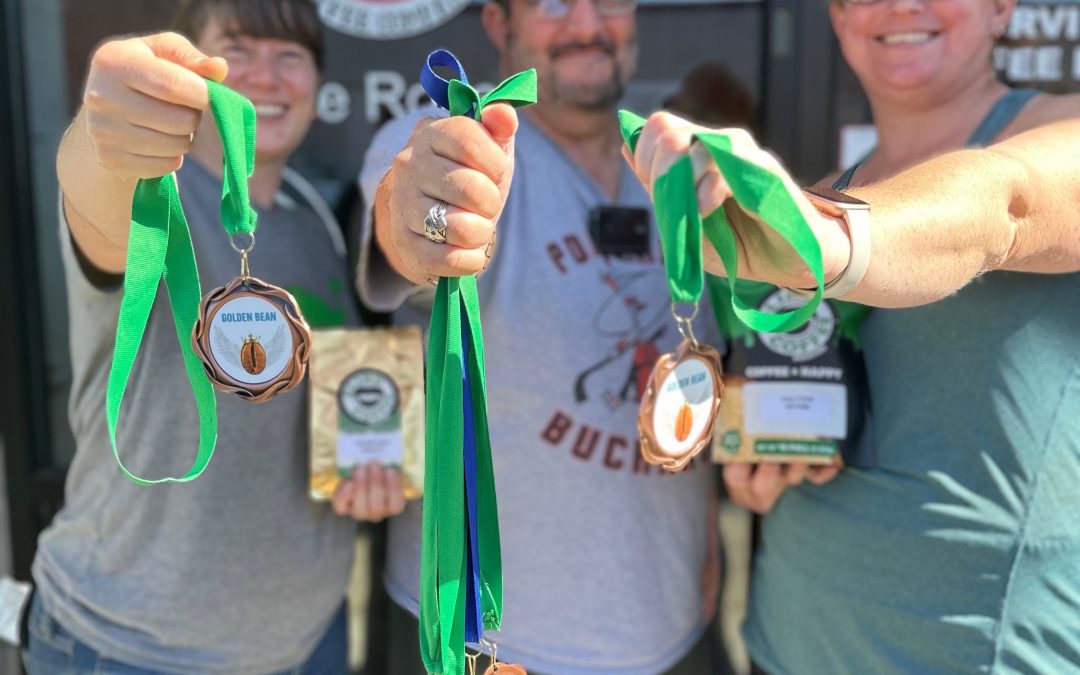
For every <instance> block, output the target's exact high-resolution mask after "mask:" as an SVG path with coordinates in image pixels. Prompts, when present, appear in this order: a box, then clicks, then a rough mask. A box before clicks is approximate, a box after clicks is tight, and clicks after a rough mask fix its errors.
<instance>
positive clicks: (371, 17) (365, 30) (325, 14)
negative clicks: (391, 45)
mask: <svg viewBox="0 0 1080 675" xmlns="http://www.w3.org/2000/svg"><path fill="white" fill-rule="evenodd" d="M316 2H317V3H318V5H319V16H320V17H321V18H322V20H323V23H325V24H326V25H327V26H329V27H330V28H333V29H334V30H338V31H341V32H342V33H345V34H347V35H353V36H355V37H359V38H367V39H369V40H397V39H400V38H407V37H412V36H414V35H419V34H421V33H426V32H427V31H429V30H432V29H433V28H437V27H439V26H441V25H443V24H444V23H446V22H447V21H449V20H450V19H452V18H454V17H455V16H457V15H458V14H459V13H460V12H461V10H463V9H465V7H466V6H467V5H468V4H469V2H470V0H316Z"/></svg>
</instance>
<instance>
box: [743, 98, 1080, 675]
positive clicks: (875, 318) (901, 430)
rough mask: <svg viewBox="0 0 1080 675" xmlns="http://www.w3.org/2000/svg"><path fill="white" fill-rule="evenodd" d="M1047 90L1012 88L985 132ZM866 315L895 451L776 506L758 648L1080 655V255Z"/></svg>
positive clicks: (1029, 658) (934, 658)
mask: <svg viewBox="0 0 1080 675" xmlns="http://www.w3.org/2000/svg"><path fill="white" fill-rule="evenodd" d="M1033 93H1034V92H1030V91H1022V90H1015V91H1011V92H1010V93H1009V94H1007V95H1006V97H1005V98H1003V99H1002V100H1001V101H1000V102H999V103H998V105H997V106H996V107H995V108H994V109H993V110H992V111H991V112H990V114H989V115H988V117H987V119H986V120H984V121H983V124H982V125H980V127H979V130H978V131H976V134H975V135H974V136H973V137H972V139H971V141H970V142H969V145H985V144H987V143H989V142H990V141H992V139H993V138H994V137H995V136H996V135H997V134H998V133H999V132H1000V131H1001V129H1002V128H1003V127H1004V126H1005V125H1006V124H1007V123H1008V122H1009V121H1010V120H1012V119H1013V118H1014V117H1015V115H1016V114H1017V112H1018V111H1019V109H1020V108H1021V107H1022V106H1023V104H1024V103H1025V102H1026V101H1027V100H1029V99H1030V97H1031V96H1032V95H1033ZM848 179H849V180H850V175H849V176H848ZM1078 220H1080V215H1078ZM860 334H861V341H862V346H863V352H864V356H865V359H866V365H867V371H868V376H869V387H870V392H871V396H872V400H873V401H874V415H873V417H872V418H871V420H870V422H869V424H868V427H867V433H865V434H864V438H863V442H864V443H868V444H873V447H874V452H873V453H872V454H873V456H874V458H875V464H874V465H873V466H871V467H868V468H853V469H847V470H844V471H842V472H841V473H840V475H839V476H838V477H837V478H836V479H835V480H834V481H832V482H831V483H829V484H827V485H824V486H809V485H807V486H800V487H798V488H796V489H792V490H789V491H788V493H787V494H786V495H785V496H784V497H783V499H781V501H780V503H779V504H778V505H777V507H776V508H775V509H774V511H773V512H772V513H771V514H770V515H769V516H768V517H766V518H765V521H764V527H763V539H762V546H761V548H760V551H759V554H758V556H757V558H756V560H755V568H754V575H753V578H752V592H751V600H750V608H749V618H748V621H747V624H746V626H745V627H744V634H745V638H746V640H747V645H748V648H749V650H750V653H751V655H752V657H753V659H754V660H755V662H757V663H758V665H760V666H761V667H762V668H763V669H764V670H765V671H767V672H769V673H770V674H771V675H816V674H822V675H825V674H828V675H842V674H845V673H850V674H853V675H854V674H859V675H864V674H867V673H872V674H874V675H889V674H892V673H905V674H907V673H1054V674H1057V673H1070V672H1080V344H1078V343H1080V274H1064V275H1039V274H1023V273H1015V272H993V273H989V274H986V275H983V276H981V277H979V278H978V279H976V280H975V281H973V282H972V283H971V284H969V285H968V286H967V287H966V288H964V289H962V290H961V291H960V292H959V293H957V294H956V295H955V296H953V297H951V298H948V299H946V300H943V301H940V302H937V303H934V304H931V305H927V306H923V307H916V308H910V309H899V310H874V311H873V312H872V313H871V314H870V315H869V317H867V318H866V319H865V321H864V322H863V324H862V327H861V333H860Z"/></svg>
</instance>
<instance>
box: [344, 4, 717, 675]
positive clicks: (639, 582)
mask: <svg viewBox="0 0 1080 675" xmlns="http://www.w3.org/2000/svg"><path fill="white" fill-rule="evenodd" d="M633 7H634V5H633V3H632V2H626V1H622V0H615V1H613V2H604V3H599V2H597V3H594V2H592V1H591V0H580V1H578V2H573V3H565V4H564V3H560V2H552V3H532V2H528V1H527V0H509V1H508V2H507V3H505V4H503V3H501V2H499V3H496V2H489V3H488V5H487V6H486V7H484V10H483V21H484V26H485V28H486V29H487V31H488V34H489V36H490V37H491V38H492V40H493V42H494V43H495V45H496V47H497V48H498V50H499V56H500V59H501V64H502V69H503V71H504V72H503V75H504V76H505V75H509V74H511V73H513V72H517V71H519V70H523V69H525V68H528V67H533V66H535V67H536V68H537V71H538V82H539V92H538V94H539V96H538V98H539V103H538V104H537V105H535V106H533V107H530V108H526V109H525V111H524V114H523V115H522V118H521V127H520V129H519V131H518V134H517V136H516V139H515V176H514V182H513V184H512V187H511V189H510V193H509V197H508V199H507V201H506V205H505V208H504V210H503V214H502V217H501V219H500V225H499V227H500V229H499V236H498V244H497V248H496V250H495V251H494V256H493V258H492V260H491V263H490V266H489V267H488V269H487V271H486V272H485V273H484V274H483V275H482V276H481V277H480V279H479V281H478V288H479V296H480V306H481V311H482V312H483V322H484V331H485V358H486V363H487V367H486V371H487V378H488V380H487V382H488V396H489V398H488V419H489V425H490V432H491V446H492V461H493V464H494V471H495V481H496V491H497V493H498V500H499V520H500V530H501V532H500V539H501V544H502V562H503V578H504V590H503V594H504V606H503V609H504V614H503V617H502V628H501V630H500V631H499V632H498V634H495V635H488V636H487V637H488V638H492V639H495V640H496V641H497V644H498V654H499V656H500V658H501V659H503V660H505V661H510V662H516V663H520V664H522V665H523V666H525V668H526V669H527V670H528V671H529V672H530V673H548V674H550V675H554V674H556V673H557V674H559V675H567V674H569V675H604V674H614V673H619V674H620V675H635V674H637V675H654V674H656V673H661V672H665V671H672V672H678V673H704V672H713V671H711V670H710V666H709V664H708V660H707V658H705V656H704V654H703V652H705V651H707V650H705V649H704V648H703V647H701V643H700V639H701V637H702V634H703V630H704V628H705V625H706V623H707V622H708V618H707V615H706V613H705V611H703V606H709V605H712V604H713V601H714V598H709V597H703V584H702V581H703V577H707V576H709V575H715V574H717V571H716V570H715V568H713V567H710V562H715V558H713V555H715V553H716V551H715V548H712V547H710V546H708V545H707V542H708V541H709V537H708V535H707V532H708V510H709V504H710V500H711V497H712V491H713V480H712V475H713V474H712V471H711V467H710V466H708V460H707V459H706V460H705V462H704V463H703V462H702V461H701V459H700V458H699V459H698V460H697V461H696V462H695V464H694V465H693V466H692V467H691V468H690V469H688V470H687V471H684V472H682V473H679V474H668V473H666V472H664V471H661V470H659V469H658V468H657V467H653V466H649V465H648V464H646V463H645V462H644V461H643V459H642V456H641V453H640V452H639V450H638V435H637V429H636V420H637V412H638V407H639V402H640V398H641V395H642V392H643V390H644V382H645V381H646V380H647V378H648V376H649V373H650V371H651V369H652V366H653V364H654V362H655V360H656V358H657V356H659V354H661V353H663V352H665V351H670V350H671V349H673V348H674V346H675V345H676V344H677V343H678V341H679V335H678V332H677V331H676V328H675V324H674V321H673V320H672V317H671V299H670V296H669V292H668V288H667V284H666V279H665V274H664V268H663V266H662V264H661V262H660V255H659V246H658V243H657V240H656V236H655V226H650V228H649V230H650V233H651V236H650V240H649V241H648V242H647V244H648V245H647V246H646V247H645V248H644V249H642V250H639V251H638V252H637V253H636V254H634V255H628V256H623V257H616V256H612V255H604V254H603V252H602V250H601V248H600V247H601V246H602V245H603V242H598V241H595V240H594V239H593V238H592V237H591V236H590V231H589V225H588V223H589V217H590V214H591V213H592V212H594V210H595V209H596V208H597V207H601V206H611V205H618V206H621V207H629V208H640V209H646V208H647V207H648V197H647V195H646V194H645V192H644V190H643V189H642V188H641V185H640V184H639V183H638V182H637V180H636V179H635V177H634V175H633V174H632V173H631V172H630V170H629V169H628V168H627V167H626V165H625V163H624V162H623V161H622V159H621V157H620V148H621V147H622V140H621V137H620V135H619V128H618V123H617V120H616V116H615V103H616V101H617V100H618V98H619V96H620V94H621V92H622V88H623V86H624V84H625V83H626V81H627V79H628V78H629V77H630V76H631V74H632V72H633V69H634V63H635V57H636V46H635V45H636V41H635V26H634V13H633ZM562 14H565V16H563V15H562ZM421 114H422V113H421ZM420 116H421V115H416V116H413V117H407V118H404V119H399V120H395V121H393V122H391V123H389V124H387V125H386V126H385V127H384V128H383V129H382V130H380V132H379V134H377V136H376V138H375V139H374V141H373V142H372V145H371V147H370V149H369V150H368V152H367V156H366V157H365V163H364V168H363V170H362V173H361V177H360V183H361V187H362V189H363V193H364V195H365V197H366V198H367V199H369V200H370V199H372V198H374V197H376V196H377V195H378V194H379V193H381V192H384V191H386V190H387V187H386V186H387V184H388V181H387V180H386V179H384V174H385V173H386V172H387V170H388V169H389V168H390V167H391V166H392V165H393V166H394V167H395V168H397V167H399V166H408V162H410V161H411V160H412V159H414V158H416V157H417V156H418V155H420V153H421V152H422V149H423V146H422V133H423V130H424V129H426V128H431V127H432V126H435V125H437V124H439V123H440V122H441V121H436V122H431V121H424V122H421V126H419V127H418V128H419V129H420V131H419V132H417V133H416V134H415V135H413V137H412V139H411V140H410V134H411V133H412V132H413V129H414V127H416V126H417V122H418V120H419V119H420ZM442 121H447V120H442ZM425 125H426V126H425ZM407 143H408V144H409V146H410V147H409V150H407V151H406V152H403V153H401V154H398V153H399V151H401V150H402V148H403V147H405V146H406V144H407ZM395 156H396V157H397V163H396V164H394V163H393V162H394V158H395ZM409 198H410V199H415V200H418V201H420V203H421V204H422V205H423V206H424V208H427V207H430V205H431V198H430V197H424V196H423V195H420V196H411V197H409ZM402 203H403V204H404V203H405V200H404V199H403V200H402ZM452 204H453V203H452ZM391 208H393V201H392V204H391ZM448 213H451V214H453V213H454V207H453V205H452V206H451V207H450V209H449V211H448ZM646 213H648V212H646ZM373 215H374V219H375V222H374V227H371V225H372V223H370V222H369V223H368V225H369V227H367V228H365V234H364V238H363V242H362V247H363V248H362V252H361V269H360V277H359V286H360V291H361V294H362V297H364V298H365V300H366V301H367V302H368V303H369V304H371V305H372V306H375V307H378V308H380V309H383V310H396V311H395V314H394V320H395V322H397V323H403V324H420V325H426V322H427V316H428V315H429V314H430V304H431V292H430V290H429V288H428V287H427V286H426V285H423V284H420V285H413V284H410V283H408V282H407V281H405V280H404V279H402V278H401V275H399V274H398V273H397V272H396V271H395V270H396V269H398V268H397V267H396V265H395V264H394V255H396V253H397V252H396V251H395V250H394V247H393V245H392V244H391V245H390V246H387V242H393V241H394V235H393V233H392V227H393V225H392V223H386V222H384V221H383V220H382V219H383V217H384V215H386V214H385V213H384V212H380V211H379V210H378V209H375V210H374V214H373ZM648 217H649V219H650V221H651V215H649V216H648ZM447 220H448V229H447V236H448V238H450V236H451V235H452V234H453V233H452V231H451V230H452V228H453V227H455V225H458V226H460V227H462V228H467V227H468V222H467V221H466V220H464V219H462V220H458V221H456V222H455V220H454V218H453V217H452V216H451V217H448V218H447ZM650 225H651V222H650ZM702 314H703V316H702V317H701V320H700V321H699V325H698V335H700V336H703V337H711V336H713V335H714V334H715V330H710V329H708V328H707V324H708V323H710V322H711V318H709V317H707V316H705V315H706V314H707V308H706V307H703V308H702ZM421 521H422V519H421V504H419V503H414V504H409V505H408V506H407V507H406V510H405V512H404V513H403V514H402V515H400V516H397V517H395V518H393V519H392V520H391V526H390V540H389V558H388V562H387V570H386V576H385V582H386V587H387V590H388V592H389V594H390V596H391V598H392V599H393V600H394V601H395V603H396V604H397V605H398V606H399V607H401V608H404V610H407V611H408V612H411V613H412V614H415V613H416V612H417V611H418V598H419V594H418V581H419V575H420V536H421V529H422V522H421ZM402 614H403V613H402V612H397V613H396V614H395V620H394V624H393V625H392V635H391V640H392V651H393V656H394V657H395V658H397V662H396V663H394V664H393V668H392V669H391V672H392V673H393V674H394V675H398V673H401V674H405V673H415V672H418V671H419V670H420V668H422V665H421V663H420V655H419V649H418V648H417V647H416V644H417V627H416V623H415V621H414V620H412V621H410V620H408V619H405V618H403V617H402ZM399 625H400V626H401V628H400V629H396V628H397V626H399ZM395 629H396V630H395ZM695 645H699V648H698V649H694V647H695Z"/></svg>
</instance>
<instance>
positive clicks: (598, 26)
mask: <svg viewBox="0 0 1080 675" xmlns="http://www.w3.org/2000/svg"><path fill="white" fill-rule="evenodd" d="M566 28H567V31H568V32H569V33H570V34H571V35H572V36H573V37H574V38H575V39H576V40H578V41H580V42H586V41H589V40H591V39H592V38H595V37H596V36H597V34H599V33H600V32H601V31H602V30H603V20H602V19H601V17H600V13H599V12H598V11H597V9H596V5H594V4H593V0H573V2H572V3H571V4H570V11H569V13H567V15H566Z"/></svg>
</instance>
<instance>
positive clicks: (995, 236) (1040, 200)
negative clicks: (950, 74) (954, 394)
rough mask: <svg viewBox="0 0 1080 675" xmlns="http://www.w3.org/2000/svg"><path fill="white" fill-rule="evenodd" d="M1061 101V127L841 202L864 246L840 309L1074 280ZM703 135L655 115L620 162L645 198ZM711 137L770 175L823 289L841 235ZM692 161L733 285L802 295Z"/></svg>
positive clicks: (761, 159) (741, 150)
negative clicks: (1027, 278) (1025, 280)
mask: <svg viewBox="0 0 1080 675" xmlns="http://www.w3.org/2000/svg"><path fill="white" fill-rule="evenodd" d="M1070 98H1071V101H1070V99H1069V98H1065V99H1062V103H1061V104H1060V105H1059V106H1058V110H1059V111H1060V114H1061V119H1058V120H1053V121H1048V122H1049V123H1048V124H1046V125H1044V126H1041V127H1039V128H1036V129H1033V130H1031V131H1028V132H1026V133H1023V134H1020V135H1017V136H1014V137H1012V138H1010V139H1008V140H1005V141H1003V142H1001V143H998V144H996V145H993V146H990V147H988V148H985V149H979V150H961V151H957V152H952V153H949V154H946V155H942V156H940V157H937V158H935V159H932V160H929V161H927V162H925V163H923V164H920V165H918V166H916V167H913V168H912V169H909V170H908V171H905V172H903V173H901V174H900V175H898V176H896V177H894V178H891V179H889V180H886V181H882V182H881V183H877V184H874V185H870V186H866V187H862V188H858V189H854V190H851V191H850V193H851V194H852V195H853V196H855V197H858V198H860V199H862V200H864V201H866V202H869V203H870V205H871V227H872V230H871V232H872V236H871V240H872V244H871V257H870V266H869V270H868V271H867V273H866V275H865V277H863V280H862V281H861V283H860V284H859V285H858V286H856V287H855V288H854V289H853V290H852V291H851V292H850V293H848V294H847V295H846V296H845V298H844V299H846V300H853V301H856V302H862V303H864V304H868V305H875V306H881V307H904V306H914V305H921V304H926V303H929V302H934V301H936V300H939V299H941V298H944V297H947V296H949V295H951V294H953V293H955V292H956V291H957V290H959V289H960V288H962V287H963V286H964V285H966V284H967V283H968V282H970V281H971V280H972V279H973V278H975V277H976V276H978V275H979V274H982V273H985V272H989V271H993V270H1019V271H1026V272H1039V273H1047V274H1057V273H1065V272H1073V271H1077V270H1080V228H1078V227H1077V224H1076V220H1077V213H1078V211H1080V97H1070ZM1070 103H1071V105H1070ZM1069 115H1072V116H1071V117H1070V116H1069ZM712 131H713V130H709V129H705V128H702V127H697V126H695V125H691V124H689V123H687V122H685V121H683V120H681V119H679V118H677V117H675V116H673V115H670V114H667V113H658V114H656V115H653V116H652V117H650V118H649V120H648V123H647V124H646V126H645V129H644V131H643V132H642V134H641V138H640V140H639V141H638V146H637V148H636V152H635V153H634V154H633V156H630V155H629V153H627V156H628V159H629V161H630V162H631V166H633V167H634V170H635V172H636V173H637V175H638V177H639V178H640V179H641V180H642V183H643V184H644V185H645V186H646V188H648V189H650V190H651V188H652V186H653V183H654V181H655V180H656V178H658V177H659V176H661V175H663V173H664V172H665V171H666V170H667V169H668V168H669V167H670V166H671V165H672V164H673V163H674V162H675V161H676V160H677V159H678V158H680V157H682V156H683V155H685V154H686V153H687V152H690V148H691V140H692V137H693V135H694V134H696V133H708V132H712ZM721 133H729V134H731V137H732V148H733V150H734V151H735V152H736V153H737V154H739V155H740V156H742V157H743V158H745V159H748V160H750V161H752V162H754V163H756V164H759V165H761V166H766V167H768V168H770V169H772V170H774V171H777V172H779V173H780V174H781V176H782V177H783V178H784V182H785V185H786V186H787V187H788V190H789V192H790V193H791V194H792V196H793V197H794V199H795V200H796V203H797V204H798V205H799V207H800V209H801V211H802V212H803V214H804V215H805V216H806V217H807V220H808V221H809V223H810V225H811V227H812V228H813V230H814V233H815V235H816V237H817V239H818V242H819V243H820V244H821V247H822V253H823V259H824V263H825V278H826V280H828V279H831V278H834V277H835V276H837V275H838V274H840V272H841V271H842V270H843V269H844V267H845V266H846V265H847V260H848V258H849V254H850V244H849V239H848V235H847V227H846V224H845V223H844V222H843V221H842V220H841V219H834V218H829V217H826V216H822V215H820V214H819V213H817V211H816V210H815V209H814V208H813V207H812V206H811V205H810V204H809V202H808V200H807V199H806V198H805V197H804V196H803V195H802V193H801V191H800V190H798V188H796V187H795V184H794V182H793V181H792V180H791V178H790V176H789V175H788V174H787V173H786V172H785V171H784V169H783V168H782V167H781V166H780V164H779V162H778V161H777V160H776V159H775V158H774V157H773V156H772V155H770V154H769V153H767V152H766V151H764V150H762V149H761V148H760V147H758V146H757V144H756V143H754V142H753V140H752V139H750V138H749V136H747V135H746V134H745V132H741V131H732V132H727V131H724V132H721ZM691 156H692V158H694V164H695V178H696V179H697V192H698V200H699V202H700V204H701V210H702V212H703V213H710V212H711V211H712V210H714V209H716V208H718V207H721V206H722V207H723V208H724V209H725V213H726V214H727V215H728V219H729V221H730V222H731V224H732V227H733V228H734V230H735V234H736V240H737V242H738V247H739V251H738V253H739V276H745V277H746V278H750V279H755V280H759V281H767V282H770V283H774V284H776V285H779V286H789V287H795V288H807V287H811V286H813V285H814V282H813V279H812V278H811V277H810V274H809V271H807V270H806V269H805V267H803V265H802V263H801V262H800V261H799V259H798V258H797V257H795V256H794V254H793V252H792V251H791V249H790V248H789V247H788V246H787V244H786V243H785V242H783V240H781V239H780V238H779V237H777V236H776V234H775V233H774V232H773V231H772V229H771V228H770V227H768V226H767V225H765V224H764V223H762V222H761V221H760V220H759V219H757V217H756V216H755V215H754V214H750V213H745V212H743V211H741V210H740V209H739V208H738V207H737V205H735V204H734V203H733V202H732V201H731V200H729V197H730V196H731V191H730V189H729V187H728V185H727V183H726V182H725V181H724V179H723V177H722V176H721V175H720V173H719V171H718V169H717V168H716V166H715V164H712V163H711V162H710V161H709V160H708V158H707V157H706V156H704V154H703V153H699V152H691ZM705 250H706V259H705V263H706V268H707V269H708V270H709V271H710V272H713V273H716V274H722V273H723V267H722V264H721V263H720V261H719V259H718V258H717V256H716V255H715V254H713V255H709V253H711V246H709V245H706V246H705Z"/></svg>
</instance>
